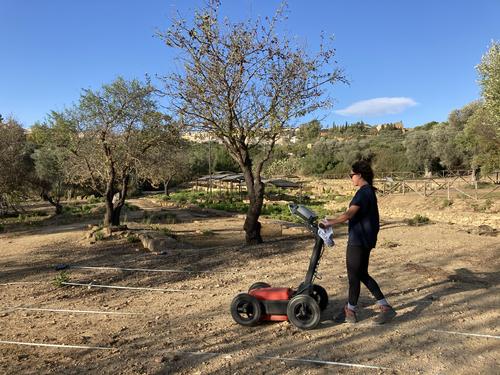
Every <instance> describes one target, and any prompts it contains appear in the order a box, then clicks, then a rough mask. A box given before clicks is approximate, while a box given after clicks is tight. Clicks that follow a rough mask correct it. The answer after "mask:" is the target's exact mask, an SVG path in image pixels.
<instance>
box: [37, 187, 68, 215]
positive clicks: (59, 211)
mask: <svg viewBox="0 0 500 375" xmlns="http://www.w3.org/2000/svg"><path fill="white" fill-rule="evenodd" d="M40 195H41V197H42V199H43V200H45V201H47V202H49V203H50V204H51V205H53V206H54V207H55V208H56V215H60V214H62V212H63V206H62V204H61V203H59V199H57V200H55V201H54V200H53V199H52V197H51V196H50V195H49V194H48V193H47V192H46V191H42V193H41V194H40Z"/></svg>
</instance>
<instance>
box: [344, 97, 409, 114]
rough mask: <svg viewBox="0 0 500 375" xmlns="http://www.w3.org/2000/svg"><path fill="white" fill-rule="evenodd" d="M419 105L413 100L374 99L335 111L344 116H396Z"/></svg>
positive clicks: (402, 98)
mask: <svg viewBox="0 0 500 375" xmlns="http://www.w3.org/2000/svg"><path fill="white" fill-rule="evenodd" d="M417 104H418V103H417V102H416V101H415V100H413V99H412V98H404V97H401V98H373V99H368V100H362V101H360V102H356V103H353V104H351V105H350V106H348V107H347V108H344V109H339V110H338V111H335V113H337V114H339V115H342V116H383V115H395V114H397V113H401V112H403V111H405V110H406V109H407V108H410V107H413V106H416V105H417Z"/></svg>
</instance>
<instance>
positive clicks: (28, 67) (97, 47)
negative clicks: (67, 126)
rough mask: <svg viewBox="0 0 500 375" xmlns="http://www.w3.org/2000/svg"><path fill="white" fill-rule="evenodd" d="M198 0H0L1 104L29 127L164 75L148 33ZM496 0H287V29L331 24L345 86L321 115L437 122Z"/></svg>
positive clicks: (260, 1) (308, 31) (462, 91)
mask: <svg viewBox="0 0 500 375" xmlns="http://www.w3.org/2000/svg"><path fill="white" fill-rule="evenodd" d="M222 3H223V7H222V13H223V15H227V16H228V17H229V18H231V19H240V18H244V17H248V16H251V17H255V16H259V15H262V16H265V15H272V14H273V13H274V10H275V9H276V7H277V6H278V4H279V3H280V2H279V1H276V0H231V1H229V0H223V1H222ZM202 4H203V1H194V0H193V1H188V0H185V1H182V0H165V1H160V0H144V1H139V0H136V1H132V0H86V1H83V0H80V1H77V0H73V1H69V0H51V1H36V0H0V56H1V58H0V114H2V115H3V116H4V117H6V116H8V115H13V116H14V117H15V118H16V119H18V120H19V121H21V123H22V124H23V125H24V126H26V127H29V126H31V125H32V124H33V123H34V122H35V121H37V120H38V121H41V120H43V119H44V118H45V116H46V114H47V113H48V112H49V111H50V110H62V109H64V108H65V107H68V106H71V104H72V103H75V102H76V101H78V98H79V95H80V93H81V90H82V88H93V89H97V88H99V87H100V86H101V85H102V84H104V83H109V82H111V81H112V80H113V79H115V78H116V77H117V76H119V75H121V76H123V77H125V78H127V79H131V78H139V79H143V78H144V76H145V74H149V75H151V76H153V77H154V76H155V75H156V74H159V75H165V74H167V73H168V72H169V71H170V70H171V69H173V67H174V66H175V63H174V56H175V53H174V51H172V50H170V49H168V48H167V47H166V46H164V45H163V44H162V42H161V40H160V39H158V38H157V37H155V36H154V34H155V31H156V30H158V29H160V30H164V29H166V28H167V27H168V25H169V22H170V19H171V17H172V16H173V15H174V14H175V13H176V12H179V13H180V14H181V15H184V16H187V17H191V15H192V13H193V10H194V9H195V8H196V7H198V6H199V5H202ZM499 15H500V1H497V0H476V1H469V0H455V1H452V0H439V1H437V0H434V1H432V0H420V1H401V0H390V1H389V0H379V1H368V0H358V1H333V0H330V1H327V0H324V1H313V0H309V1H299V0H290V1H289V18H288V21H287V23H286V24H284V25H283V28H282V32H284V33H285V32H286V33H287V34H288V35H291V36H293V37H296V38H297V39H298V40H299V41H300V42H301V43H307V46H308V47H309V48H310V49H311V50H312V51H314V50H315V49H316V46H317V45H318V42H319V38H318V36H319V34H320V33H321V31H324V32H325V33H326V34H327V35H334V36H335V41H334V47H335V48H336V50H337V55H336V57H337V58H336V59H337V61H338V63H339V66H340V67H342V68H343V69H344V71H345V73H346V75H347V77H348V79H349V80H350V85H337V86H333V87H332V88H331V92H330V94H331V96H332V97H333V98H334V99H335V106H334V108H332V109H328V110H325V111H320V112H318V113H317V114H316V115H317V117H318V118H319V119H320V120H321V121H322V123H323V124H324V125H327V126H329V125H331V124H332V123H333V122H335V123H337V124H343V123H344V122H345V121H348V122H353V121H358V120H363V121H365V122H367V123H370V124H379V123H384V122H392V121H399V120H402V121H403V122H404V124H405V126H407V127H413V126H415V125H420V124H423V123H426V122H429V121H433V120H436V121H444V120H446V118H447V116H448V114H449V113H450V111H452V110H453V109H456V108H460V107H462V106H463V105H465V104H467V103H469V102H471V101H473V100H475V99H477V98H479V96H480V90H479V87H478V85H477V73H476V71H475V66H476V65H477V64H478V63H479V61H480V59H481V56H482V55H483V54H484V53H485V52H486V50H487V48H488V45H489V44H490V42H491V40H500V21H499Z"/></svg>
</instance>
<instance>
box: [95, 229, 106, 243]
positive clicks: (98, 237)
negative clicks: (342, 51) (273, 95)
mask: <svg viewBox="0 0 500 375" xmlns="http://www.w3.org/2000/svg"><path fill="white" fill-rule="evenodd" d="M94 237H95V240H96V241H102V240H103V239H104V232H103V231H102V230H98V231H97V232H95V233H94Z"/></svg>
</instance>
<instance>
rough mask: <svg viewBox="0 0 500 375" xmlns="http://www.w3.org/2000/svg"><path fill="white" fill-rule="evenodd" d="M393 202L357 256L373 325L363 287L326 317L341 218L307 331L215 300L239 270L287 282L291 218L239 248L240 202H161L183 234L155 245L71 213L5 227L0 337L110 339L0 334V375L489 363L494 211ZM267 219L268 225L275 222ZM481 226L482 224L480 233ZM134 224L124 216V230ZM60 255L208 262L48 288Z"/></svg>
mask: <svg viewBox="0 0 500 375" xmlns="http://www.w3.org/2000/svg"><path fill="white" fill-rule="evenodd" d="M399 199H400V198H388V199H385V198H384V199H381V200H380V206H381V207H380V208H381V213H382V228H381V232H380V237H379V245H378V247H377V248H376V249H375V250H374V251H373V253H372V258H371V264H370V270H371V274H372V276H374V278H375V279H376V280H377V281H378V282H379V284H380V286H381V288H382V290H383V291H384V292H385V293H386V295H387V298H388V300H389V301H390V302H391V303H392V304H393V306H394V307H395V309H396V310H397V312H398V315H397V317H396V318H395V319H394V320H393V321H392V322H391V323H389V324H387V325H383V326H376V325H373V318H374V317H375V315H376V308H375V306H374V301H373V299H372V297H371V296H370V295H369V293H368V291H367V290H366V289H364V287H362V292H361V299H360V307H361V308H360V312H359V317H360V322H359V323H357V324H355V325H349V324H336V323H334V322H333V320H332V317H333V316H334V315H335V314H336V313H337V312H338V311H339V309H340V308H341V307H342V305H343V304H344V303H345V298H346V291H347V278H346V271H345V260H344V259H345V245H346V237H345V235H346V229H345V227H343V228H340V229H339V230H338V231H337V233H336V238H337V239H336V246H335V247H334V248H333V249H327V250H325V254H324V257H323V259H322V262H321V266H320V273H321V276H322V278H321V280H318V283H319V284H321V285H322V286H323V287H324V288H326V290H327V291H328V293H329V296H330V304H329V306H328V308H327V309H326V311H325V312H324V313H323V315H322V321H321V324H320V326H319V327H318V328H317V329H315V330H312V331H300V330H298V329H297V328H295V327H294V326H292V325H291V324H289V323H288V322H281V323H265V324H261V325H259V326H257V327H252V328H245V327H242V326H239V325H237V324H236V323H235V322H234V321H233V320H232V318H231V316H230V313H229V305H230V302H231V300H232V298H233V297H234V296H235V295H236V294H237V293H238V292H240V291H246V290H247V289H248V287H249V286H250V284H252V283H253V282H256V281H266V282H268V283H270V284H272V285H273V286H291V287H296V286H297V285H298V284H299V283H300V282H301V280H302V278H303V277H304V276H305V270H306V268H307V265H308V261H309V256H310V252H311V250H312V245H313V240H312V238H311V237H310V236H308V235H307V234H304V233H303V232H302V231H301V230H300V229H297V228H289V229H283V231H282V233H280V231H275V233H274V235H272V231H270V232H269V233H271V235H268V236H267V238H266V243H264V244H261V245H256V246H245V245H244V240H243V239H244V233H243V232H242V230H241V228H242V226H243V216H241V215H228V214H224V213H220V212H215V211H201V210H194V209H193V210H190V209H182V208H175V207H170V208H165V207H163V210H167V211H170V212H174V213H176V214H177V216H178V218H180V219H181V221H182V222H180V223H177V224H170V225H163V227H168V228H169V229H170V230H171V231H172V232H173V233H175V234H177V236H178V240H179V241H180V242H182V243H183V244H184V246H183V248H179V249H175V250H171V251H169V252H167V254H165V255H158V254H154V253H152V252H149V251H146V250H144V249H143V248H142V246H141V244H140V243H130V242H128V241H127V240H125V239H106V240H103V241H98V242H97V243H95V244H92V245H91V244H89V243H88V240H84V237H85V234H86V223H76V224H67V225H49V226H42V227H37V228H24V229H23V228H18V229H17V230H16V231H14V232H7V233H3V234H0V254H1V257H0V269H1V273H0V283H1V284H2V285H0V298H1V302H0V304H1V305H0V327H1V329H0V340H1V341H12V342H27V343H31V342H32V343H44V344H66V345H79V346H89V347H103V348H111V349H109V350H99V349H74V348H55V347H34V346H21V345H16V344H4V343H0V353H1V355H0V373H6V374H7V373H8V374H11V373H22V374H61V373H64V374H82V373H89V374H108V373H109V374H111V373H112V374H174V373H178V374H247V373H255V374H329V373H339V374H364V373H395V374H399V373H404V374H407V373H408V374H418V373H422V374H497V373H499V372H500V363H499V361H500V342H499V340H498V336H499V335H500V328H499V326H498V323H499V318H500V313H499V307H500V298H499V293H498V292H499V281H500V274H499V269H500V267H499V255H500V254H499V251H500V243H499V240H498V237H497V236H496V235H495V234H496V232H495V230H496V229H498V226H496V223H498V220H499V218H498V213H472V214H471V213H467V212H466V211H460V212H461V216H463V217H465V218H467V219H469V218H472V219H471V220H466V221H463V222H462V221H460V220H457V219H456V218H457V217H458V215H459V211H458V210H459V209H460V208H452V207H451V208H448V207H447V208H446V209H434V210H433V209H432V207H419V206H418V204H419V203H418V202H416V203H415V197H413V198H412V197H411V196H406V197H405V199H406V200H405V201H403V200H399ZM132 203H134V204H136V205H138V206H140V207H142V208H143V209H144V210H149V211H155V210H160V209H162V208H161V207H160V206H159V205H158V204H156V203H155V202H154V201H152V200H148V199H139V200H136V201H134V202H132ZM422 204H426V203H422ZM412 205H413V206H412ZM415 205H417V206H415ZM424 208H425V212H424V211H423V210H424ZM453 210H456V211H457V212H455V211H453ZM143 212H144V211H138V212H137V213H136V216H137V217H140V215H141V214H143ZM416 213H419V214H426V215H427V216H428V217H430V219H431V224H429V225H423V226H408V225H407V224H406V223H405V221H404V219H405V218H409V217H412V216H413V215H414V214H416ZM448 213H449V214H448ZM445 214H446V215H445ZM440 215H441V217H440ZM443 215H445V216H443ZM454 218H455V219H454ZM138 221H140V220H138ZM266 222H267V223H268V224H267V225H265V226H266V227H268V228H273V227H274V228H275V227H276V225H277V224H275V223H274V224H273V223H271V221H269V220H268V221H266ZM484 224H488V226H489V227H490V228H491V229H492V230H491V231H486V232H485V231H481V230H479V229H478V228H479V226H480V225H484ZM144 226H145V225H144V224H140V223H129V227H131V228H135V229H141V228H143V227H144ZM479 233H482V234H481V235H480V234H479ZM59 264H70V265H79V266H109V267H123V268H136V269H137V268H145V269H169V270H191V271H210V272H201V273H168V272H140V271H119V270H88V269H77V268H73V269H71V268H70V269H69V270H68V271H67V274H68V276H69V278H70V281H71V282H79V283H85V284H88V283H91V282H92V283H94V284H104V285H120V286H133V287H145V288H146V287H151V288H165V289H178V290H184V292H162V291H147V290H119V289H99V288H88V287H77V286H65V287H57V286H55V285H54V284H53V280H54V278H55V277H56V276H57V275H58V274H59V272H58V271H55V269H54V267H55V266H56V265H59ZM22 308H45V309H65V310H85V311H89V310H91V311H106V312H110V313H111V312H115V313H116V312H123V313H137V314H138V315H117V314H91V313H77V312H65V313H64V312H48V311H33V310H23V309H22ZM139 314H140V315H139ZM442 331H451V332H460V333H472V334H482V335H491V336H496V337H497V338H488V337H479V336H464V335H458V334H452V333H445V332H442ZM203 353H205V354H203ZM207 353H212V354H207ZM266 356H267V357H273V358H264V357H266ZM278 357H279V358H281V359H276V358H278ZM290 359H310V360H318V361H330V362H337V363H348V364H358V365H365V366H376V367H384V368H386V369H370V368H356V367H347V366H341V365H339V364H333V363H331V364H322V365H321V364H315V363H311V362H305V361H302V362H301V361H295V360H290Z"/></svg>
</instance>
